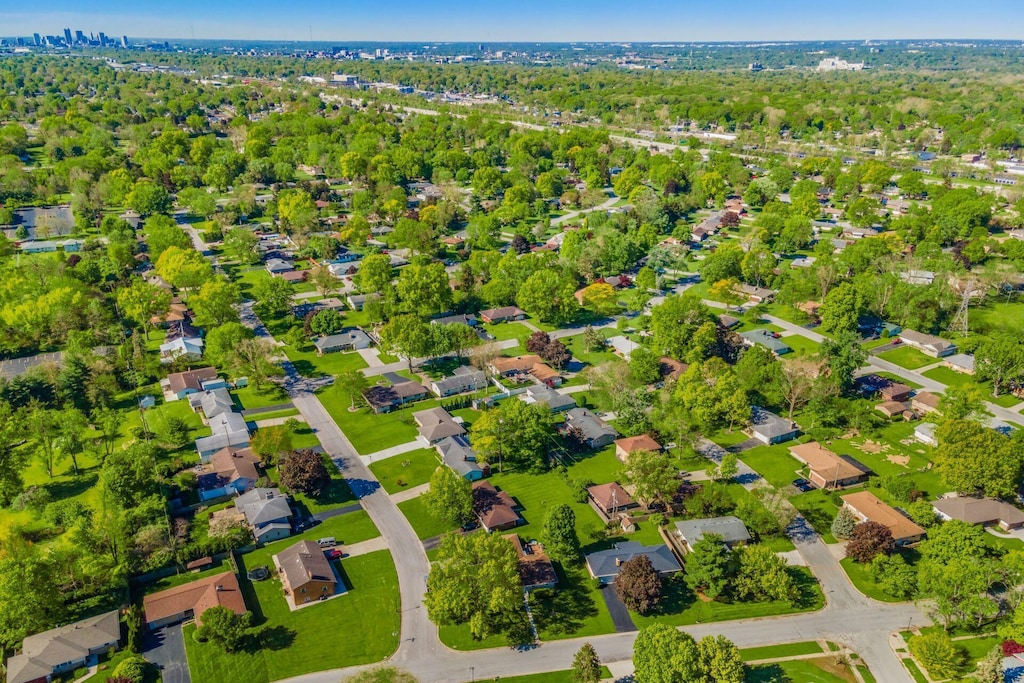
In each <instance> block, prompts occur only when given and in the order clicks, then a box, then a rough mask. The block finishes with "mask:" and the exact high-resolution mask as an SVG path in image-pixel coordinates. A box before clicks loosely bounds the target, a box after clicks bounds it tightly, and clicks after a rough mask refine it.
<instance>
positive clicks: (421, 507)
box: [398, 496, 455, 540]
mask: <svg viewBox="0 0 1024 683" xmlns="http://www.w3.org/2000/svg"><path fill="white" fill-rule="evenodd" d="M398 509H399V510H401V511H402V514H403V515H405V518H406V519H407V520H409V524H411V525H412V529H413V531H415V532H416V537H417V538H419V539H420V540H424V539H427V538H433V537H434V536H440V535H441V534H443V533H447V532H449V531H454V529H455V527H454V526H452V525H449V524H446V523H444V522H442V521H439V520H438V519H436V518H435V517H434V516H433V515H431V514H430V511H429V510H428V509H427V505H426V503H425V502H424V501H423V496H418V497H416V498H413V499H411V500H405V501H402V502H401V503H399V504H398Z"/></svg>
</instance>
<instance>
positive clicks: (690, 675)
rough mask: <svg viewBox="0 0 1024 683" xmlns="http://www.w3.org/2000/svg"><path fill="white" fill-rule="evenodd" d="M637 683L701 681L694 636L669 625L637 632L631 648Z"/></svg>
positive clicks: (654, 625) (700, 668) (686, 682)
mask: <svg viewBox="0 0 1024 683" xmlns="http://www.w3.org/2000/svg"><path fill="white" fill-rule="evenodd" d="M633 669H634V675H633V677H634V678H635V679H636V681H637V683H691V682H692V681H701V680H702V679H703V670H702V669H703V666H702V662H701V657H700V651H699V650H698V649H697V643H696V641H694V639H693V636H691V635H690V634H688V633H684V632H682V631H679V630H677V629H675V628H674V627H672V626H669V625H668V624H652V625H651V626H646V627H644V628H642V629H640V633H638V634H637V637H636V642H635V643H634V645H633Z"/></svg>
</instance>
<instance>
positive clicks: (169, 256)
mask: <svg viewBox="0 0 1024 683" xmlns="http://www.w3.org/2000/svg"><path fill="white" fill-rule="evenodd" d="M156 272H157V273H159V274H160V277H162V278H163V279H165V280H167V281H168V282H170V283H171V284H172V285H174V286H175V287H177V288H179V289H185V290H193V289H198V288H199V287H201V286H202V285H203V283H204V282H206V281H207V280H209V279H211V278H212V277H213V269H212V268H211V267H210V262H209V261H207V260H206V259H205V258H203V255H202V254H200V253H199V252H198V251H196V250H195V249H192V248H191V247H188V248H186V249H183V248H180V247H176V246H172V247H168V248H167V249H166V250H165V251H164V253H162V254H160V258H158V259H157V260H156Z"/></svg>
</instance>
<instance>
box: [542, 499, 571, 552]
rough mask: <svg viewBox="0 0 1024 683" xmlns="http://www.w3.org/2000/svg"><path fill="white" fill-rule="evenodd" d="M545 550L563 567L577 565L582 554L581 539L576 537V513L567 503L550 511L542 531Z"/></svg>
mask: <svg viewBox="0 0 1024 683" xmlns="http://www.w3.org/2000/svg"><path fill="white" fill-rule="evenodd" d="M541 538H542V539H543V541H544V549H545V551H546V552H547V554H548V556H550V557H551V559H553V560H556V561H558V562H560V563H562V564H563V565H565V564H570V563H575V562H576V560H577V559H578V557H579V553H580V539H579V536H577V535H576V513H574V512H573V511H572V508H571V507H569V506H568V505H566V504H565V503H560V504H558V505H556V506H555V507H553V508H551V509H550V510H549V511H548V514H547V517H545V519H544V529H543V530H542V531H541Z"/></svg>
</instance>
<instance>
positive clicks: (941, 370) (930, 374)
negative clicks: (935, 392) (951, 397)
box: [921, 366, 1021, 408]
mask: <svg viewBox="0 0 1024 683" xmlns="http://www.w3.org/2000/svg"><path fill="white" fill-rule="evenodd" d="M921 374H922V375H924V376H925V377H927V378H929V379H934V380H935V381H936V382H942V383H943V384H945V385H946V386H950V387H978V388H979V389H980V390H981V393H982V395H983V396H984V397H985V400H986V401H989V402H990V403H995V404H996V405H997V406H1001V407H1003V408H1012V407H1013V406H1015V405H1017V404H1018V403H1020V402H1021V400H1020V399H1019V398H1017V397H1016V396H1014V395H1013V394H1006V393H1004V394H1001V395H999V396H993V395H992V383H991V382H980V381H978V380H977V379H975V377H974V376H973V375H967V374H964V373H962V372H957V371H956V370H951V369H950V368H947V367H945V366H943V367H938V368H932V369H931V370H927V371H925V372H922V373H921Z"/></svg>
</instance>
